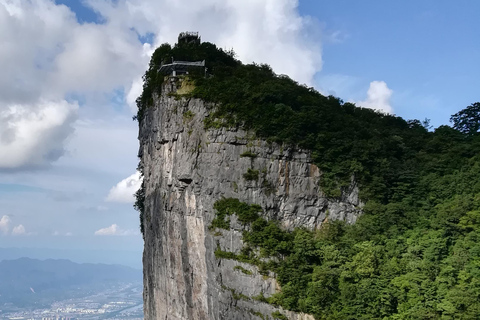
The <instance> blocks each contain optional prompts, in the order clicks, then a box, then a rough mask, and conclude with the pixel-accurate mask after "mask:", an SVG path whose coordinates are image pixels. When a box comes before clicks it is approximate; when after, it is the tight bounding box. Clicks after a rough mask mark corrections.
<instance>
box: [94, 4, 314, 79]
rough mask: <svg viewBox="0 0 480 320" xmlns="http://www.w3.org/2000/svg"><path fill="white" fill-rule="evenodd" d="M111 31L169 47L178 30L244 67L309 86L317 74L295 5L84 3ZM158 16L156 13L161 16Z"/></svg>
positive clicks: (305, 21) (306, 21)
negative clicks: (268, 68)
mask: <svg viewBox="0 0 480 320" xmlns="http://www.w3.org/2000/svg"><path fill="white" fill-rule="evenodd" d="M86 2H87V3H88V4H90V5H91V6H92V7H93V8H95V10H97V11H98V12H99V13H101V14H102V15H103V16H104V17H106V19H107V21H108V23H109V25H110V26H111V27H112V28H122V26H123V27H124V26H129V27H132V28H134V29H135V30H136V31H137V32H138V33H139V34H146V33H147V32H151V33H153V34H155V43H154V45H155V46H158V45H159V44H161V43H162V42H166V41H168V42H175V40H176V37H177V35H178V33H179V32H181V31H199V32H200V34H201V36H202V38H203V39H204V40H207V41H211V42H214V43H216V44H217V45H219V46H220V47H222V48H226V49H231V48H234V49H235V51H236V52H237V54H238V55H239V58H240V59H242V60H243V61H245V62H252V61H255V62H257V63H269V64H271V65H272V67H273V68H274V70H275V71H276V72H279V73H283V74H288V75H289V76H291V77H292V78H294V79H296V80H298V81H300V82H302V83H308V84H311V83H312V79H313V75H314V74H315V72H317V71H319V70H320V69H321V65H322V60H321V54H320V45H319V42H318V40H317V41H312V40H311V39H309V38H308V36H307V35H308V34H309V32H308V31H309V29H310V28H312V24H311V21H310V19H309V18H305V17H301V16H300V15H299V14H298V11H297V6H298V1H295V0H248V1H238V0H183V1H169V0H160V1H158V0H147V1H145V0H128V1H126V0H119V1H100V0H87V1H86ZM158 12H162V14H161V15H159V14H158Z"/></svg>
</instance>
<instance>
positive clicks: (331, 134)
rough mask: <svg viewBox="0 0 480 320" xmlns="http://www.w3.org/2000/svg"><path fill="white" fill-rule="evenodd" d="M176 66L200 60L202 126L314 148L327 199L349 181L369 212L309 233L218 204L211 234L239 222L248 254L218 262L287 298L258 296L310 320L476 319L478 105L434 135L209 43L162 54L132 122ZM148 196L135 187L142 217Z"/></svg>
mask: <svg viewBox="0 0 480 320" xmlns="http://www.w3.org/2000/svg"><path fill="white" fill-rule="evenodd" d="M172 57H174V58H175V59H176V60H187V61H197V60H206V65H207V70H208V75H207V76H206V77H205V76H204V72H203V71H202V72H195V70H192V72H191V73H190V75H189V77H190V78H191V81H193V83H194V85H195V88H194V90H193V91H192V92H191V93H189V95H190V96H191V97H193V98H199V99H203V100H205V101H208V102H213V103H214V104H212V109H211V110H210V115H209V116H208V118H207V119H205V127H206V128H221V127H241V128H244V129H247V130H250V131H251V132H253V133H255V135H256V137H258V138H261V139H265V140H267V141H270V142H272V143H278V144H282V145H283V146H284V147H285V148H290V149H294V148H302V149H308V150H310V151H311V152H312V157H313V161H314V163H315V164H316V165H317V166H318V167H319V168H320V170H321V172H322V179H321V181H322V182H321V188H322V190H323V191H324V192H325V194H326V195H327V196H328V197H331V198H336V197H339V196H340V195H341V193H342V189H343V188H345V187H347V186H348V185H349V184H350V182H351V179H352V177H353V179H355V181H356V182H357V183H358V185H359V188H360V192H361V193H360V197H361V199H362V201H363V202H364V203H365V206H364V208H363V215H362V216H361V217H360V218H359V219H358V221H357V223H356V224H355V225H346V224H344V223H342V222H335V221H334V222H329V223H327V224H325V225H324V226H323V227H322V228H321V229H320V230H316V231H311V230H306V229H301V228H299V229H296V230H294V231H291V232H289V231H285V230H282V229H281V228H280V226H279V225H278V223H277V222H276V221H267V220H265V219H264V218H263V217H262V214H261V212H262V208H261V207H259V206H258V205H255V204H246V203H241V202H239V201H238V200H236V199H221V200H219V201H217V203H216V204H215V208H212V210H215V212H216V214H217V216H216V218H215V220H214V221H213V222H212V228H217V229H219V230H221V229H228V228H229V219H228V216H229V215H231V214H236V215H237V216H238V217H239V221H241V222H242V223H244V224H245V226H246V229H245V230H246V231H245V232H244V235H243V237H244V240H245V243H246V246H245V248H244V250H243V251H242V253H241V254H240V255H235V254H233V253H229V252H222V251H220V250H217V252H216V255H217V256H218V257H219V258H228V259H237V260H240V261H245V262H249V263H253V264H256V265H257V266H258V267H259V268H260V270H262V271H268V270H270V271H274V272H275V273H276V275H277V280H278V282H279V283H280V285H281V288H282V290H281V292H280V293H278V294H275V295H274V296H273V297H270V298H268V299H267V298H262V297H257V298H258V299H262V300H264V301H266V302H268V303H272V304H275V305H280V306H282V307H284V308H285V309H288V310H292V311H301V312H305V313H309V314H312V315H314V316H315V318H316V319H332V320H333V319H352V320H353V319H479V317H480V134H479V133H478V131H479V128H480V103H478V102H476V103H472V104H471V105H470V106H459V108H458V109H459V111H458V112H457V113H456V114H454V115H452V117H451V119H450V121H451V126H447V125H442V126H440V127H438V128H435V129H433V128H431V127H430V125H429V121H428V120H427V119H426V120H424V121H419V120H405V119H402V118H401V117H397V116H395V115H389V114H383V113H380V112H376V111H373V110H371V109H365V108H360V107H357V106H355V105H354V104H352V103H348V102H343V101H342V100H341V99H339V98H337V97H333V96H328V97H327V96H323V95H321V94H320V93H319V92H317V91H316V90H315V89H313V88H309V87H307V86H304V85H300V84H298V83H296V82H295V81H293V80H292V79H290V78H288V77H287V76H284V75H277V74H275V73H274V72H273V71H272V69H271V68H270V67H269V66H268V65H257V64H242V63H241V62H240V61H238V60H237V59H235V54H234V52H232V51H230V52H226V51H223V50H221V49H218V48H217V47H216V46H215V45H214V44H211V43H208V42H205V43H201V44H177V45H175V46H173V47H172V46H170V45H168V44H164V45H162V46H160V47H159V48H158V49H157V50H156V51H155V53H154V54H153V56H152V59H151V62H150V66H149V69H148V70H147V72H146V73H145V76H144V88H143V93H142V95H141V96H140V97H139V98H138V99H137V105H138V114H137V116H136V117H135V118H136V119H137V120H138V121H139V122H140V123H141V122H142V119H143V117H144V116H145V112H146V111H147V110H148V107H149V106H150V105H151V104H152V99H153V96H154V94H155V93H159V92H160V91H161V85H162V83H163V81H164V77H165V75H164V74H161V73H159V72H158V69H159V66H160V65H161V64H162V63H163V62H166V61H171V58H172ZM143 198H144V192H143V189H140V191H139V192H138V193H137V203H136V207H137V208H138V209H140V211H141V212H142V210H143ZM268 257H270V258H272V259H270V260H269V261H270V262H268V263H266V262H265V259H260V258H268Z"/></svg>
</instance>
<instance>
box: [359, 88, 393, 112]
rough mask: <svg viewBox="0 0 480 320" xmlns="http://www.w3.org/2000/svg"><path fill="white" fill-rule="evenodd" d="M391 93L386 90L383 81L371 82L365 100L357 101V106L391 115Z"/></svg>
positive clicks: (389, 90) (388, 89)
mask: <svg viewBox="0 0 480 320" xmlns="http://www.w3.org/2000/svg"><path fill="white" fill-rule="evenodd" d="M392 93H393V91H392V90H391V89H390V88H388V86H387V84H386V83H385V82H384V81H372V82H370V87H369V88H368V91H367V99H366V100H364V101H359V102H357V104H358V105H359V106H361V107H364V108H370V109H375V110H378V111H382V112H386V113H393V108H392V106H391V105H390V98H391V96H392Z"/></svg>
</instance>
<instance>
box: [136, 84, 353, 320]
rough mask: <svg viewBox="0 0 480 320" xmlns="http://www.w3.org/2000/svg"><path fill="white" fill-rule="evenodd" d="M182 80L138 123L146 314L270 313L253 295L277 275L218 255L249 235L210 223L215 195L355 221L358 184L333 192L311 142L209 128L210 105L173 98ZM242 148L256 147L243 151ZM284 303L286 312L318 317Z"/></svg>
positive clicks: (174, 317)
mask: <svg viewBox="0 0 480 320" xmlns="http://www.w3.org/2000/svg"><path fill="white" fill-rule="evenodd" d="M170 80H172V79H170ZM177 84H178V83H175V82H170V81H169V82H168V84H167V85H165V86H164V88H163V90H162V94H161V95H160V96H157V97H156V98H155V99H154V106H153V107H152V108H149V109H148V110H147V111H146V116H145V118H144V120H143V121H142V123H141V127H140V133H139V140H140V157H141V162H142V164H143V167H144V179H145V185H146V200H145V215H144V221H143V224H144V226H145V234H144V238H145V248H144V254H143V265H144V303H145V304H144V310H145V319H161V320H180V319H192V320H193V319H195V320H197V319H198V320H200V319H212V320H213V319H215V320H217V319H218V320H220V319H225V320H231V319H239V320H240V319H242V320H243V319H262V316H261V315H263V317H264V318H265V319H268V318H267V317H266V316H269V317H270V319H272V317H271V313H272V312H274V311H276V310H278V309H277V308H274V307H273V306H270V305H268V304H266V303H263V302H259V301H256V300H253V299H250V298H251V297H253V296H256V295H258V294H263V295H265V296H266V297H268V296H270V295H272V294H273V293H275V292H276V291H277V290H278V289H279V287H278V284H277V283H276V281H275V279H274V277H265V276H262V275H260V274H259V273H258V270H257V269H256V267H255V266H251V265H248V264H245V263H240V262H237V261H233V260H224V259H216V258H215V255H214V251H215V249H216V248H217V246H219V247H220V248H221V249H222V250H225V251H233V252H238V251H239V250H240V249H241V248H242V246H243V244H242V239H241V226H240V225H238V224H236V223H235V221H232V229H231V230H222V231H221V232H212V231H209V229H208V227H209V225H210V223H211V221H212V220H213V218H214V211H213V204H214V203H215V201H217V200H218V199H221V198H222V197H225V198H229V197H232V198H238V199H239V200H240V201H244V202H248V203H255V204H259V205H261V206H262V208H263V209H264V211H265V214H266V215H267V217H268V218H274V219H277V220H279V221H280V222H281V224H282V225H283V226H284V227H285V228H294V227H296V226H305V227H308V228H317V227H319V226H320V225H321V224H322V223H323V222H324V221H325V220H326V219H331V220H336V219H340V220H345V221H347V222H349V223H354V222H355V220H356V218H357V217H358V215H359V214H360V209H359V206H361V203H360V201H359V199H358V188H357V187H356V186H355V185H354V184H352V186H351V188H350V189H349V190H348V191H347V192H345V194H344V195H343V196H342V199H341V200H339V201H334V200H331V199H327V198H326V197H325V196H323V195H322V192H321V190H320V189H319V187H318V185H319V179H320V178H321V174H320V172H319V170H318V168H317V167H316V166H315V165H314V164H313V163H312V161H311V159H310V155H309V154H308V153H307V152H303V151H301V150H283V149H282V147H281V146H278V145H271V144H268V143H266V142H265V141H262V140H258V139H254V138H253V137H252V135H251V134H249V133H248V132H245V131H242V130H228V129H218V130H208V131H206V130H205V129H204V125H203V119H204V118H205V117H206V116H207V115H208V105H207V104H206V103H204V102H203V101H201V100H196V99H185V98H181V99H178V98H175V97H174V94H172V93H175V92H176V90H177V88H176V86H177ZM245 151H249V152H252V153H254V154H256V157H255V158H250V157H242V156H241V155H242V153H244V152H245ZM249 168H252V169H254V170H258V171H259V179H258V180H257V181H246V180H245V179H244V178H243V174H244V173H246V172H247V170H248V169H249ZM236 266H241V267H242V268H244V269H245V270H249V271H250V272H246V273H245V272H242V271H241V270H240V268H238V267H237V268H236V269H235V267H236ZM249 273H251V274H249ZM272 276H273V275H272ZM281 312H282V313H283V314H285V315H286V316H287V317H288V318H289V319H295V320H303V319H304V320H307V319H308V320H310V319H313V318H312V317H311V316H308V315H301V314H295V313H291V312H286V311H283V310H281Z"/></svg>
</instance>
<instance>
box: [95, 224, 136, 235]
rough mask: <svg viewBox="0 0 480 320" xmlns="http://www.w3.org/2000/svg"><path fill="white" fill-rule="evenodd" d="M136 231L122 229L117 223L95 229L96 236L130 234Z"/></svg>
mask: <svg viewBox="0 0 480 320" xmlns="http://www.w3.org/2000/svg"><path fill="white" fill-rule="evenodd" d="M136 234H138V232H135V231H133V230H123V229H121V228H120V227H119V226H118V225H117V224H115V223H114V224H112V225H111V226H110V227H106V228H102V229H99V230H97V231H95V235H96V236H130V235H136Z"/></svg>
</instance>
